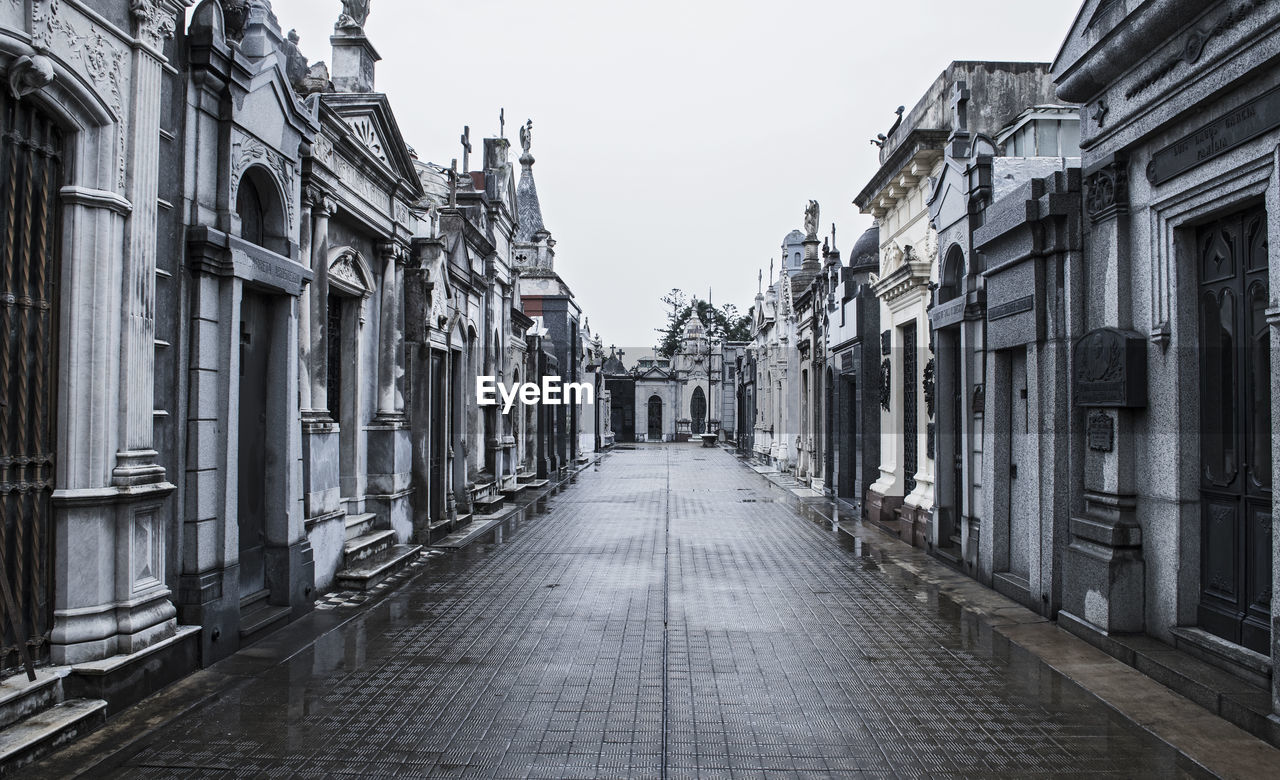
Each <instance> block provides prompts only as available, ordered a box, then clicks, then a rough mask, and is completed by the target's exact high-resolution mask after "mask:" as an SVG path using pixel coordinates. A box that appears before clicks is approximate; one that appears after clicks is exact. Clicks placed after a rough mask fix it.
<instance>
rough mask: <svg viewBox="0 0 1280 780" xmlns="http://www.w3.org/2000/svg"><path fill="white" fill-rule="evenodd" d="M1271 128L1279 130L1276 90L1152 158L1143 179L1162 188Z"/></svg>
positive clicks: (1279, 104) (1279, 106)
mask: <svg viewBox="0 0 1280 780" xmlns="http://www.w3.org/2000/svg"><path fill="white" fill-rule="evenodd" d="M1275 127H1280V88H1276V89H1273V90H1271V91H1270V92H1266V93H1264V94H1262V95H1259V96H1258V97H1256V98H1254V99H1253V100H1250V101H1249V102H1248V103H1245V104H1244V105H1242V106H1240V107H1239V108H1236V109H1234V110H1232V111H1229V112H1228V113H1226V114H1225V115H1223V116H1220V117H1218V118H1217V119H1215V120H1213V121H1212V122H1210V123H1209V124H1207V125H1205V126H1204V127H1201V128H1200V129H1199V130H1196V131H1195V132H1193V133H1191V134H1190V135H1188V136H1187V137H1185V138H1182V139H1180V140H1178V141H1175V142H1173V143H1171V144H1169V145H1168V146H1166V147H1165V148H1163V149H1161V150H1160V151H1158V152H1156V153H1155V154H1153V155H1152V156H1151V162H1150V163H1149V164H1148V165H1147V178H1148V179H1149V180H1150V181H1151V183H1152V184H1162V183H1164V182H1166V181H1168V180H1169V179H1172V178H1173V177H1174V176H1177V175H1178V174H1180V173H1184V172H1186V171H1189V170H1191V169H1192V168H1194V167H1196V166H1197V165H1199V164H1200V163H1203V162H1205V161H1207V160H1211V159H1213V158H1214V157H1217V156H1218V155H1220V154H1224V153H1226V152H1228V151H1230V150H1232V149H1234V148H1236V147H1237V146H1240V145H1241V144H1243V143H1245V142H1246V141H1250V140H1252V139H1254V138H1257V137H1258V136H1260V135H1262V134H1263V133H1265V132H1267V131H1268V130H1271V129H1273V128H1275Z"/></svg>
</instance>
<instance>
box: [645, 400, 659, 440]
mask: <svg viewBox="0 0 1280 780" xmlns="http://www.w3.org/2000/svg"><path fill="white" fill-rule="evenodd" d="M648 440H649V441H662V399H661V398H659V397H658V396H656V395H653V396H649V435H648Z"/></svg>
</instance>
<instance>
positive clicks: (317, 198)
mask: <svg viewBox="0 0 1280 780" xmlns="http://www.w3.org/2000/svg"><path fill="white" fill-rule="evenodd" d="M336 210H337V204H335V203H334V201H333V199H332V198H330V197H329V196H327V195H326V194H324V193H323V192H320V191H318V190H317V191H313V193H312V196H311V217H312V226H311V270H312V272H313V273H314V274H315V279H314V280H313V281H312V282H311V294H310V298H311V310H310V318H311V328H310V330H311V333H310V336H311V412H312V414H313V415H315V416H327V413H328V412H329V411H330V410H329V393H328V376H329V352H328V350H327V349H326V339H325V332H326V327H325V325H326V320H327V318H328V314H329V217H331V216H333V213H334V212H335V211H336Z"/></svg>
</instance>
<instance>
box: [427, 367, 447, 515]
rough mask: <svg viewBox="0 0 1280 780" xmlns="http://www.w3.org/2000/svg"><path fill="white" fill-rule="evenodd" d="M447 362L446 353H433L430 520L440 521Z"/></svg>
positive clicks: (442, 494)
mask: <svg viewBox="0 0 1280 780" xmlns="http://www.w3.org/2000/svg"><path fill="white" fill-rule="evenodd" d="M444 402H445V364H444V353H443V352H436V351H432V353H431V421H430V425H431V455H430V461H431V463H430V466H429V471H430V476H429V477H428V478H429V479H430V483H429V487H428V490H429V491H430V493H431V500H430V502H429V506H430V510H429V514H430V518H429V519H430V522H431V523H433V524H434V523H439V522H440V521H442V520H444V513H445V490H444V484H445V478H444V469H445V457H444V454H445V428H446V417H445V403H444Z"/></svg>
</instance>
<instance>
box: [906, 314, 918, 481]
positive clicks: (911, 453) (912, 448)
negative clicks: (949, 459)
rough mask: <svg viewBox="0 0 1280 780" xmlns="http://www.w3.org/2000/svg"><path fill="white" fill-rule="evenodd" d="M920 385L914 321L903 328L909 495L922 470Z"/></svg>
mask: <svg viewBox="0 0 1280 780" xmlns="http://www.w3.org/2000/svg"><path fill="white" fill-rule="evenodd" d="M919 385H920V374H919V356H918V355H916V324H915V323H914V322H913V323H911V325H909V326H907V327H905V328H903V329H902V475H903V479H904V480H905V483H904V484H905V485H906V491H905V492H906V493H910V492H911V491H913V490H915V489H916V472H917V471H919V470H920V441H919V439H920V420H919V416H918V415H919V410H918V409H917V404H916V399H917V398H918V395H917V393H918V392H919ZM904 495H905V493H904Z"/></svg>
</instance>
